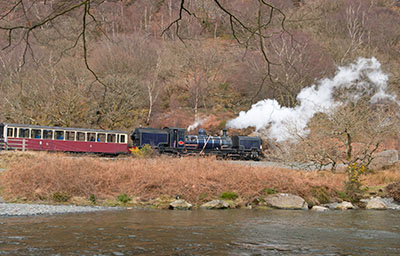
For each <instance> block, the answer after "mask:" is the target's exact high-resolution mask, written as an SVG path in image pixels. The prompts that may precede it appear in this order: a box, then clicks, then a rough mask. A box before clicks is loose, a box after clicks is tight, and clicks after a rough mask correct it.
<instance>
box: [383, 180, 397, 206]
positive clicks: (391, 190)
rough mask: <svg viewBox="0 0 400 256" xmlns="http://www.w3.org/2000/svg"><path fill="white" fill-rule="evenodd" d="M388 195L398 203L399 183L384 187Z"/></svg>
mask: <svg viewBox="0 0 400 256" xmlns="http://www.w3.org/2000/svg"><path fill="white" fill-rule="evenodd" d="M386 191H387V192H388V194H389V195H390V196H391V197H393V199H394V200H395V201H397V202H399V203H400V181H399V182H396V183H392V184H389V185H388V186H387V187H386Z"/></svg>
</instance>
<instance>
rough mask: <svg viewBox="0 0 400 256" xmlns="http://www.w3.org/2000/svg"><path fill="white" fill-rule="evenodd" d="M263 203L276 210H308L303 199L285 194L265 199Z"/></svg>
mask: <svg viewBox="0 0 400 256" xmlns="http://www.w3.org/2000/svg"><path fill="white" fill-rule="evenodd" d="M265 203H266V204H267V206H269V207H272V208H277V209H291V210H308V204H307V202H306V201H304V199H303V198H301V197H299V196H296V195H292V194H286V193H280V194H275V195H270V196H268V197H266V198H265Z"/></svg>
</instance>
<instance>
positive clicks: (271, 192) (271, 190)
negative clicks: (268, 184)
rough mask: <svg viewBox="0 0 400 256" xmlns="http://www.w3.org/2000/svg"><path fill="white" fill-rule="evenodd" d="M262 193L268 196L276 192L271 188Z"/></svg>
mask: <svg viewBox="0 0 400 256" xmlns="http://www.w3.org/2000/svg"><path fill="white" fill-rule="evenodd" d="M264 192H265V193H267V194H268V195H273V194H276V190H275V189H273V188H266V189H264Z"/></svg>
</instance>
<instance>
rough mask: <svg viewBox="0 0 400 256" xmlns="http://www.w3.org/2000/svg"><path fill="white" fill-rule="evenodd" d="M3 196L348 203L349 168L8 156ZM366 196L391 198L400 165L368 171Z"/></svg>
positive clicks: (123, 202) (108, 202) (97, 201)
mask: <svg viewBox="0 0 400 256" xmlns="http://www.w3.org/2000/svg"><path fill="white" fill-rule="evenodd" d="M0 157H1V159H2V161H1V168H4V169H6V170H5V171H2V172H1V173H0V197H2V198H3V199H4V200H5V201H7V202H16V203H26V202H29V203H35V202H40V203H47V204H70V205H93V206H125V207H145V208H146V207H150V208H169V204H170V203H171V202H173V201H174V200H175V199H176V198H177V197H178V198H181V199H185V200H186V201H187V202H190V203H191V204H193V207H194V208H197V207H199V206H200V205H202V204H203V203H206V202H209V201H212V200H216V199H224V200H226V201H230V202H232V206H231V208H237V207H247V206H249V205H257V204H260V205H261V206H262V203H263V201H264V200H265V198H266V197H267V196H269V195H273V194H278V193H289V194H293V195H297V196H300V197H302V198H304V199H305V201H306V202H307V204H308V205H309V206H310V207H311V206H313V205H321V204H326V203H332V202H341V201H346V200H347V198H346V194H345V192H344V190H345V189H344V182H345V180H346V176H345V174H343V173H331V172H329V171H313V172H304V171H298V170H290V169H283V168H277V167H268V166H242V165H237V164H234V163H231V162H227V161H217V160H215V159H210V158H169V157H159V158H153V159H134V158H125V159H103V158H96V157H85V156H82V157H71V156H69V155H63V154H48V153H43V152H40V153H6V154H3V153H2V154H1V156H0ZM363 179H364V180H363V183H364V184H365V185H366V186H367V187H365V196H366V197H369V196H381V197H390V195H389V194H388V192H387V191H386V190H385V187H386V186H387V185H388V184H392V183H395V182H399V181H400V171H399V170H398V168H397V167H394V168H392V169H388V170H384V171H379V172H375V173H371V174H368V175H365V176H364V177H363Z"/></svg>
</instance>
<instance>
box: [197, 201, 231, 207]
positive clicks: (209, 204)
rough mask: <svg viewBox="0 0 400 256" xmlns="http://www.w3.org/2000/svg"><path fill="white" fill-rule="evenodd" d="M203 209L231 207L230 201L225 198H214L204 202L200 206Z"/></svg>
mask: <svg viewBox="0 0 400 256" xmlns="http://www.w3.org/2000/svg"><path fill="white" fill-rule="evenodd" d="M200 208H202V209H227V208H229V203H228V202H225V201H224V200H213V201H210V202H207V203H204V204H202V205H201V206H200Z"/></svg>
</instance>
